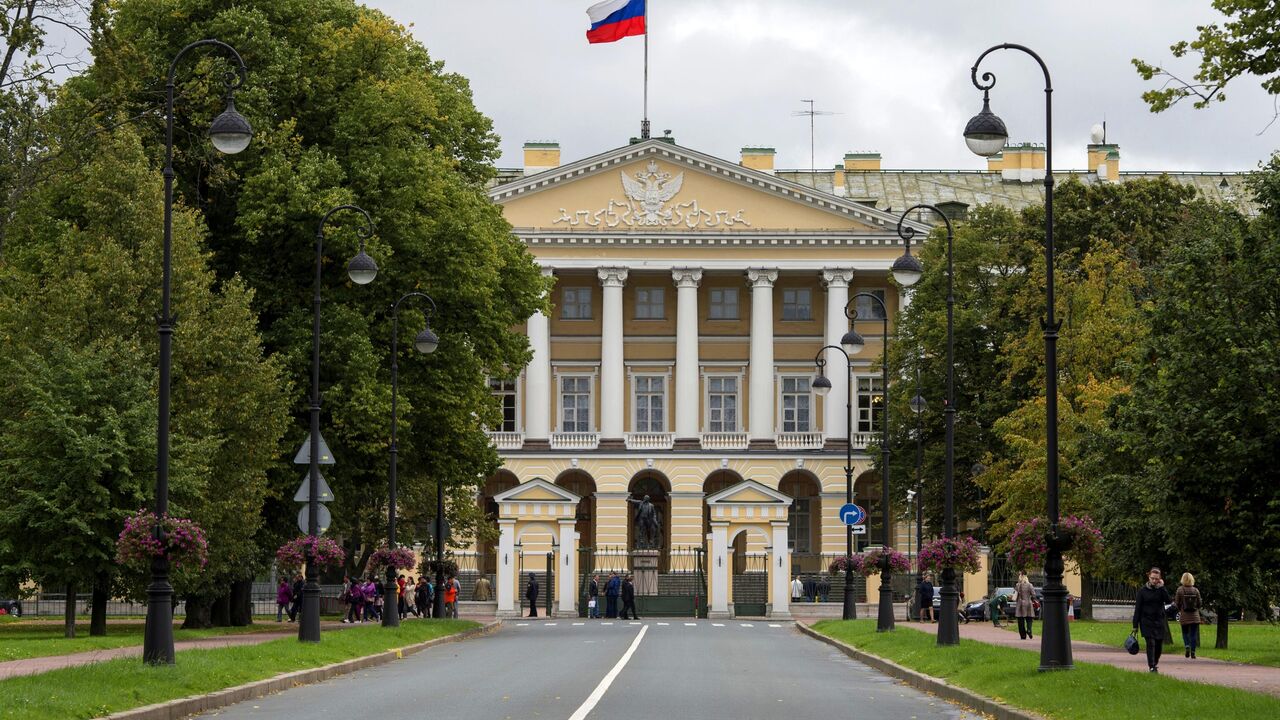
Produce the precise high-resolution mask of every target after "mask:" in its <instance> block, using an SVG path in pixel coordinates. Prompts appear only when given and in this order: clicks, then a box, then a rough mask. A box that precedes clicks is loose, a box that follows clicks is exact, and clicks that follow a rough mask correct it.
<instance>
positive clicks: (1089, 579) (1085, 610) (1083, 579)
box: [1080, 573, 1093, 620]
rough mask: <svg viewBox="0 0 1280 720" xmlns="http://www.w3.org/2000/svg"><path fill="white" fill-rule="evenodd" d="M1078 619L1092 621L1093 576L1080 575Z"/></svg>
mask: <svg viewBox="0 0 1280 720" xmlns="http://www.w3.org/2000/svg"><path fill="white" fill-rule="evenodd" d="M1080 619H1081V620H1092V619H1093V576H1092V575H1090V574H1089V573H1080Z"/></svg>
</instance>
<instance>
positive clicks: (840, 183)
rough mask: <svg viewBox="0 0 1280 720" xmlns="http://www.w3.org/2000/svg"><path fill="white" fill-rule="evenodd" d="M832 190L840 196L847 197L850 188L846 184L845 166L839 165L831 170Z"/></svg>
mask: <svg viewBox="0 0 1280 720" xmlns="http://www.w3.org/2000/svg"><path fill="white" fill-rule="evenodd" d="M831 192H832V193H834V194H836V195H838V196H840V197H847V196H848V195H849V188H848V186H846V185H845V184H844V166H843V165H837V166H835V169H833V170H832V171H831Z"/></svg>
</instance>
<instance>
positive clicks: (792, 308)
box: [782, 288, 813, 320]
mask: <svg viewBox="0 0 1280 720" xmlns="http://www.w3.org/2000/svg"><path fill="white" fill-rule="evenodd" d="M782 319H783V320H812V319H813V292H812V291H811V290H809V288H785V289H784V290H783V291H782Z"/></svg>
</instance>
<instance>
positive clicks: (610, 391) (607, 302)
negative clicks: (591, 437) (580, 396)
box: [596, 267, 627, 440]
mask: <svg viewBox="0 0 1280 720" xmlns="http://www.w3.org/2000/svg"><path fill="white" fill-rule="evenodd" d="M596 274H597V275H598V276H599V278H600V284H601V285H602V286H604V302H603V305H604V312H603V314H602V317H601V318H600V437H602V438H605V439H609V440H621V439H622V415H623V413H622V403H623V399H624V398H625V397H626V396H625V394H624V393H625V384H626V367H625V366H624V361H623V349H622V286H623V285H625V284H626V282H627V269H626V268H620V267H602V268H598V269H597V270H596Z"/></svg>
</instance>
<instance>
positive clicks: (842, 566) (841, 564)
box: [827, 555, 862, 575]
mask: <svg viewBox="0 0 1280 720" xmlns="http://www.w3.org/2000/svg"><path fill="white" fill-rule="evenodd" d="M848 568H853V571H854V572H856V573H861V572H862V556H861V555H854V556H852V557H850V556H848V555H843V556H841V557H838V558H836V559H835V560H832V561H831V565H829V566H828V567H827V572H829V573H831V574H832V575H839V574H841V573H843V572H844V571H845V570H846V569H848Z"/></svg>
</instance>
